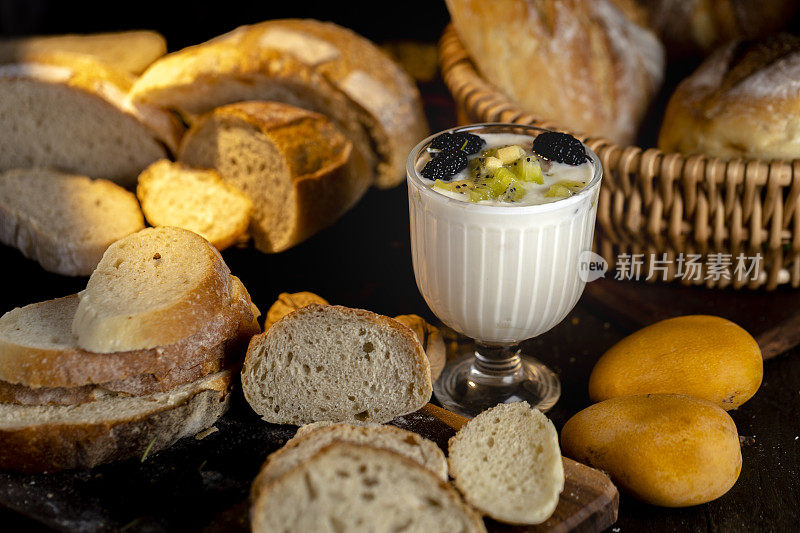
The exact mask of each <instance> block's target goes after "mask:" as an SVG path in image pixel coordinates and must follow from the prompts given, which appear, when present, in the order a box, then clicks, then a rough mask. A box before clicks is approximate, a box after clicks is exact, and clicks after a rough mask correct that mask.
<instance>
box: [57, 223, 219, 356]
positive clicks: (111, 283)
mask: <svg viewBox="0 0 800 533" xmlns="http://www.w3.org/2000/svg"><path fill="white" fill-rule="evenodd" d="M230 297H231V276H230V270H229V269H228V266H227V265H226V264H225V261H223V259H222V256H220V255H219V252H218V251H217V249H216V248H214V247H213V246H211V244H210V243H209V242H208V241H207V240H205V239H204V238H202V237H201V236H199V235H197V234H196V233H192V232H191V231H188V230H185V229H181V228H173V227H168V226H164V227H159V228H147V229H144V230H142V231H139V232H137V233H134V234H132V235H129V236H127V237H125V238H124V239H121V240H119V241H117V242H115V243H114V244H112V245H111V246H110V247H109V248H108V250H106V253H105V254H103V259H102V260H101V261H100V263H99V264H98V265H97V268H96V269H95V271H94V272H93V273H92V275H91V277H90V278H89V283H88V284H87V286H86V290H84V291H83V292H81V293H80V303H79V304H78V308H77V310H76V311H75V318H74V321H73V324H72V332H73V333H74V334H75V335H76V336H77V338H78V346H79V347H81V348H83V349H84V350H89V351H92V352H121V351H129V350H142V349H147V348H154V347H156V346H166V345H169V344H173V343H175V342H178V341H180V340H182V339H185V338H187V337H189V336H190V335H191V334H193V333H194V332H196V331H198V330H199V329H200V328H201V326H203V325H205V324H207V323H210V322H211V321H213V319H214V317H216V316H217V315H218V314H219V312H220V310H221V309H223V307H224V306H225V305H227V304H228V301H229V299H230Z"/></svg>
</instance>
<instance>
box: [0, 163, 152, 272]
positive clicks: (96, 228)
mask: <svg viewBox="0 0 800 533" xmlns="http://www.w3.org/2000/svg"><path fill="white" fill-rule="evenodd" d="M143 228H144V219H143V218H142V212H141V210H140V209H139V203H138V202H137V201H136V197H135V196H134V195H133V194H131V193H129V192H128V191H126V190H125V189H123V188H122V187H120V186H119V185H116V184H115V183H112V182H110V181H107V180H103V179H98V180H92V179H90V178H87V177H85V176H75V175H70V174H65V173H62V172H58V171H55V170H47V169H17V170H9V171H7V172H3V173H0V242H3V243H4V244H7V245H9V246H13V247H15V248H17V249H18V250H20V251H21V252H22V254H23V255H24V256H25V257H28V258H30V259H34V260H36V261H37V262H38V263H39V264H40V265H42V268H44V269H45V270H48V271H50V272H56V273H58V274H64V275H67V276H88V275H89V274H91V273H92V271H93V270H94V269H95V267H96V266H97V263H99V262H100V258H101V257H103V252H105V251H106V248H108V246H109V245H110V244H111V243H113V242H114V241H116V240H119V239H121V238H122V237H125V236H126V235H129V234H131V233H135V232H137V231H139V230H141V229H143Z"/></svg>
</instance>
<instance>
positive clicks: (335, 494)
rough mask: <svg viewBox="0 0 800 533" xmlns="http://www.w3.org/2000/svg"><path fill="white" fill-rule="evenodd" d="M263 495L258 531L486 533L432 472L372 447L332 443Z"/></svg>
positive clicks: (254, 521) (255, 517)
mask: <svg viewBox="0 0 800 533" xmlns="http://www.w3.org/2000/svg"><path fill="white" fill-rule="evenodd" d="M254 488H255V487H254ZM257 493H258V497H257V498H256V499H255V501H254V502H253V505H252V507H251V510H250V520H251V526H252V529H253V531H254V532H261V531H265V532H266V531H348V532H355V533H357V532H362V531H363V532H370V533H371V532H373V531H420V532H433V531H443V532H444V531H447V532H464V533H466V532H473V531H486V529H485V527H484V525H483V522H482V520H481V519H480V517H479V516H478V515H477V514H476V513H475V512H474V511H473V510H472V509H470V508H469V507H468V506H466V505H464V503H463V502H462V501H461V499H460V498H459V496H458V493H457V492H456V491H455V490H454V489H453V488H452V487H450V485H448V484H447V483H446V482H444V481H442V480H441V479H439V478H438V477H436V475H435V474H433V473H432V472H431V471H430V470H428V469H427V468H424V467H422V466H420V465H419V464H418V463H416V462H415V461H412V460H410V459H408V458H406V457H403V456H402V455H400V454H397V453H395V452H392V451H389V450H383V449H378V448H373V447H370V446H359V445H354V444H346V443H334V444H331V445H329V446H328V447H326V448H324V449H322V450H321V451H319V452H318V453H317V454H316V455H314V456H313V457H312V458H311V459H309V460H308V461H305V462H303V463H301V464H300V465H298V466H297V467H295V468H294V469H292V470H290V471H289V472H287V473H286V474H284V475H283V476H281V477H280V478H278V479H276V480H274V481H272V482H268V483H266V485H265V486H263V487H262V488H261V489H260V490H258V491H257Z"/></svg>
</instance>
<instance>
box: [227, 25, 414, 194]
mask: <svg viewBox="0 0 800 533" xmlns="http://www.w3.org/2000/svg"><path fill="white" fill-rule="evenodd" d="M223 41H225V42H228V41H229V42H232V43H235V45H236V46H237V47H239V48H240V49H243V50H248V49H273V50H278V51H280V52H281V53H283V54H287V55H290V56H292V57H293V58H295V59H297V60H298V61H300V62H302V63H303V64H304V65H306V66H307V67H309V68H311V69H313V70H315V71H316V72H318V73H320V74H322V75H323V76H324V77H325V79H327V80H329V81H330V82H331V83H333V85H334V86H335V87H336V88H337V89H338V90H340V91H341V92H342V93H344V94H345V95H346V96H347V98H348V99H349V100H350V101H351V102H352V103H353V105H355V106H357V107H358V108H360V109H361V110H362V111H363V112H361V113H359V114H358V117H359V119H360V120H361V121H362V123H363V125H364V127H365V128H366V129H367V131H368V132H369V133H370V136H371V137H372V139H373V146H374V148H375V151H376V153H377V156H378V167H377V178H376V182H375V184H376V185H377V186H378V187H381V188H387V187H394V186H396V185H398V184H400V183H401V182H403V181H405V176H406V160H407V159H408V154H409V153H410V152H411V149H412V148H413V147H414V145H416V144H417V143H418V142H419V141H421V140H422V139H423V138H424V137H426V136H427V134H428V126H427V122H426V120H425V114H424V112H423V110H422V100H421V98H420V95H419V91H418V90H417V86H416V84H415V83H414V81H413V80H412V79H411V78H410V77H409V76H408V74H406V73H405V72H404V71H403V69H402V68H401V67H400V66H399V65H397V64H396V63H395V62H394V61H392V60H391V59H390V58H389V57H388V56H387V55H386V54H384V53H383V52H382V51H381V50H380V49H378V47H376V46H375V45H374V44H373V43H372V42H370V41H368V40H367V39H365V38H363V37H361V36H360V35H358V34H356V33H355V32H353V31H351V30H348V29H347V28H343V27H341V26H338V25H336V24H333V23H330V22H320V21H318V20H312V19H285V20H269V21H266V22H262V23H259V24H253V25H251V26H242V27H240V28H237V29H235V30H233V31H231V32H229V33H227V34H225V35H222V36H220V37H218V38H216V39H215V42H223Z"/></svg>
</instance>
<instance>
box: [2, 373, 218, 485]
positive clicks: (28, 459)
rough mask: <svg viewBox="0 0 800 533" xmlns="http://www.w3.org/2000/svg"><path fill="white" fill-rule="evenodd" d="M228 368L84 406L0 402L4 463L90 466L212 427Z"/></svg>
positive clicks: (30, 467)
mask: <svg viewBox="0 0 800 533" xmlns="http://www.w3.org/2000/svg"><path fill="white" fill-rule="evenodd" d="M230 380H231V375H230V372H227V371H226V372H219V373H216V374H212V375H209V376H206V377H204V378H201V379H199V380H197V381H193V382H191V383H187V384H185V385H181V386H179V387H176V388H175V389H172V390H170V391H168V392H161V393H158V394H153V395H151V396H145V397H134V398H124V397H117V398H111V399H106V400H103V401H97V402H92V403H86V404H82V405H69V406H63V405H55V406H29V405H13V404H7V403H2V404H0V469H3V470H16V471H22V472H44V471H54V470H64V469H69V468H91V467H94V466H96V465H98V464H102V463H107V462H110V461H117V460H122V459H127V458H130V457H142V456H143V455H144V454H145V453H147V454H148V456H151V455H152V454H154V453H156V452H158V451H159V450H162V449H164V448H166V447H167V446H170V445H171V444H173V443H174V442H175V441H177V440H178V439H181V438H183V437H188V436H190V435H194V434H196V433H198V432H199V431H202V430H203V429H205V428H207V427H209V426H211V425H212V424H214V422H216V420H217V419H218V418H219V417H220V416H221V415H222V414H223V413H224V412H225V411H226V410H227V408H228V406H229V403H230V394H229V387H230Z"/></svg>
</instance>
